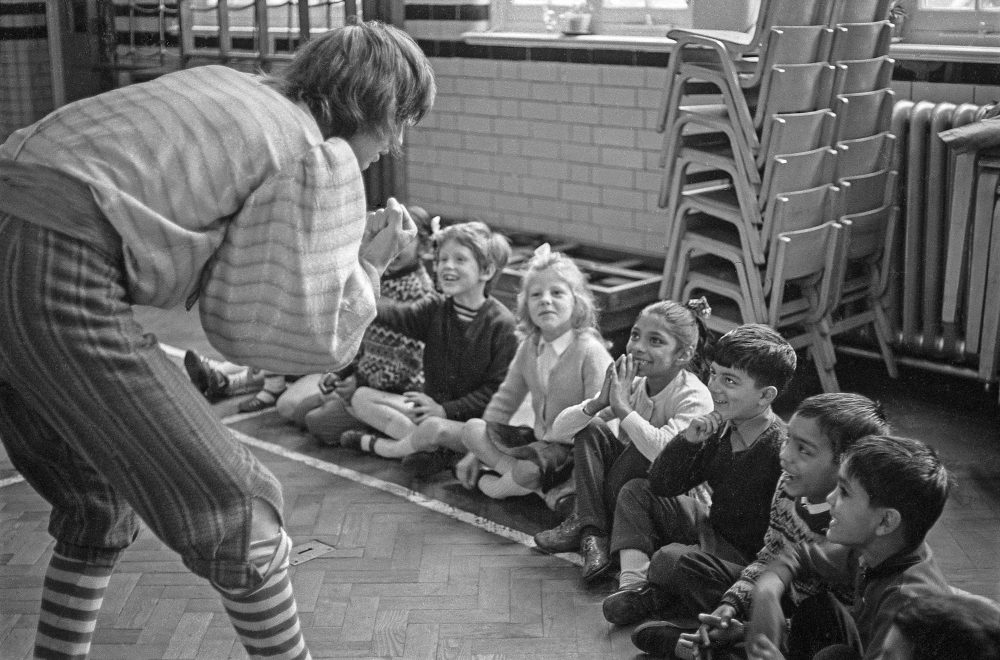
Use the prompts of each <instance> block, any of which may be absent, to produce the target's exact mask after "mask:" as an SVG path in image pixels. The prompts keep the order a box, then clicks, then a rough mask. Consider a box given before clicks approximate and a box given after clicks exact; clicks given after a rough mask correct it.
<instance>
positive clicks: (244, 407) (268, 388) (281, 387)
mask: <svg viewBox="0 0 1000 660" xmlns="http://www.w3.org/2000/svg"><path fill="white" fill-rule="evenodd" d="M286 387H287V386H286V385H285V377H284V376H271V375H268V376H267V377H266V378H265V379H264V389H262V390H261V391H259V392H257V393H256V394H254V395H253V396H252V397H250V398H249V399H246V400H244V401H241V402H240V404H239V405H238V406H237V409H238V410H239V411H240V412H257V411H259V410H264V409H265V408H270V407H271V406H274V405H275V404H277V403H278V397H279V396H281V394H282V392H284V391H285V388H286Z"/></svg>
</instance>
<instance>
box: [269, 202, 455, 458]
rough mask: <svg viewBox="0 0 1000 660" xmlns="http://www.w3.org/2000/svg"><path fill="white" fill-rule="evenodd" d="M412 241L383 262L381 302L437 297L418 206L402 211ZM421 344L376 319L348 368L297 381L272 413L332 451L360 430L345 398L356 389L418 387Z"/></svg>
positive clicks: (425, 222)
mask: <svg viewBox="0 0 1000 660" xmlns="http://www.w3.org/2000/svg"><path fill="white" fill-rule="evenodd" d="M408 210H409V212H410V217H412V218H413V224H415V225H416V226H417V240H415V241H413V242H412V243H410V244H409V245H407V246H406V247H405V248H403V249H402V250H401V251H400V253H399V254H397V255H396V258H395V259H393V260H392V261H391V262H389V265H388V267H386V269H385V273H383V275H382V281H381V283H380V291H381V294H382V299H383V300H392V301H395V302H399V303H415V302H419V301H421V300H424V299H429V298H433V297H435V296H437V295H438V294H437V292H435V290H434V283H433V282H432V281H431V278H430V275H428V274H427V269H426V268H425V267H424V263H423V253H424V251H425V250H426V249H429V247H430V238H431V217H430V215H429V214H428V213H427V211H425V210H424V209H423V208H421V207H419V206H410V207H408ZM423 356H424V343H423V342H422V341H420V340H419V339H413V338H412V337H409V336H407V335H405V334H403V333H401V332H398V331H396V330H394V329H393V328H391V327H389V326H387V325H385V324H383V323H380V322H379V321H378V320H377V319H376V320H375V321H373V322H372V324H371V325H369V326H368V329H367V330H366V331H365V336H364V339H363V340H362V341H361V349H360V350H359V351H358V353H357V355H355V357H354V360H353V361H352V362H351V364H350V365H349V366H348V367H346V368H344V369H341V370H340V371H338V372H328V373H325V374H312V375H309V376H303V377H302V378H300V379H299V380H297V381H295V382H294V383H292V384H291V385H290V386H289V387H288V389H287V390H286V391H285V393H284V394H282V395H281V397H280V398H279V399H278V414H279V415H281V416H282V417H284V418H285V419H287V420H289V421H291V422H293V423H295V424H296V425H298V426H300V427H305V428H306V429H307V430H308V431H309V433H310V434H312V435H313V437H315V438H316V439H317V440H318V441H319V442H320V443H321V444H324V445H327V446H333V447H335V446H338V445H339V444H340V435H341V434H342V433H343V432H344V431H347V430H349V429H361V430H363V429H366V428H367V427H366V425H365V424H364V422H361V421H360V420H358V419H357V418H356V417H355V416H354V409H353V408H352V407H351V399H352V398H353V396H354V392H355V391H356V390H357V389H358V388H359V387H371V388H374V389H377V390H383V391H385V392H394V393H396V394H402V393H404V392H409V391H416V390H420V389H423V387H424V367H423Z"/></svg>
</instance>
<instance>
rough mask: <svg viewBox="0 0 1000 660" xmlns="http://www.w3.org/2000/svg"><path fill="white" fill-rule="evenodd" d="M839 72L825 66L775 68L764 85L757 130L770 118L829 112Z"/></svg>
mask: <svg viewBox="0 0 1000 660" xmlns="http://www.w3.org/2000/svg"><path fill="white" fill-rule="evenodd" d="M835 73H836V70H835V69H834V68H833V67H832V66H831V65H829V64H827V63H826V62H813V63H811V64H787V65H784V66H776V67H772V68H771V71H770V73H769V74H768V75H767V77H766V78H765V80H764V82H763V83H762V84H761V88H760V96H759V98H758V99H757V109H756V112H755V114H754V126H755V127H756V128H757V129H761V128H762V127H763V125H764V120H765V119H767V118H769V117H771V115H776V114H784V113H789V112H809V111H810V110H819V109H822V108H829V107H830V102H829V98H830V97H829V94H831V93H832V91H833V79H834V74H835Z"/></svg>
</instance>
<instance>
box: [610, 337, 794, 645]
mask: <svg viewBox="0 0 1000 660" xmlns="http://www.w3.org/2000/svg"><path fill="white" fill-rule="evenodd" d="M795 363H796V357H795V350H794V349H793V348H792V347H791V345H790V344H789V343H788V342H787V341H785V340H784V339H783V338H782V337H781V335H779V334H778V333H777V332H776V331H775V330H773V329H772V328H769V327H768V326H765V325H756V324H750V325H743V326H740V327H738V328H736V329H734V330H731V331H730V332H728V333H726V334H725V335H723V336H722V337H721V338H720V339H719V341H718V342H717V343H716V345H715V347H714V349H713V350H712V353H711V370H710V377H709V382H708V390H709V392H710V393H711V394H712V401H713V403H714V404H715V410H714V411H712V412H711V413H709V414H708V415H705V416H703V417H699V418H697V419H695V420H694V421H693V422H692V423H691V425H690V426H689V427H688V428H687V430H685V431H684V432H683V433H682V434H681V435H680V437H678V438H675V439H674V440H673V441H672V442H670V443H669V444H667V446H666V447H665V448H664V449H663V451H662V452H660V455H659V456H658V457H657V458H656V460H655V461H654V462H653V464H652V465H651V466H650V468H649V475H648V478H647V479H633V480H632V481H629V482H628V483H627V484H625V486H624V488H622V490H621V492H620V493H619V495H618V501H617V503H616V505H615V513H614V525H613V528H612V534H611V551H612V552H617V553H618V554H619V562H620V565H621V574H620V576H619V589H618V591H616V592H615V593H613V594H611V595H610V596H608V597H607V598H605V599H604V603H603V609H604V617H605V618H606V619H607V620H608V621H610V622H611V623H615V624H618V625H626V624H629V623H635V622H636V621H640V620H642V619H646V618H649V617H650V616H651V615H652V614H653V613H654V612H656V611H659V610H661V609H662V605H663V597H664V596H665V595H666V594H665V593H664V591H663V590H662V589H660V588H659V587H658V586H655V585H653V584H651V583H650V582H649V581H648V573H649V570H650V557H651V556H652V555H653V553H654V552H656V551H657V549H659V552H657V556H658V561H659V562H667V563H672V562H676V561H677V559H678V558H680V557H681V556H683V555H685V554H687V553H690V552H699V551H701V552H708V553H711V554H712V555H713V556H716V557H719V558H721V559H723V560H725V561H728V562H731V563H732V564H734V565H736V566H738V567H739V568H742V567H743V566H745V565H747V564H748V563H749V562H750V560H751V559H753V557H754V556H755V555H756V553H757V550H759V549H760V546H761V543H762V541H763V538H764V532H765V531H766V529H767V523H768V505H769V503H770V501H771V495H772V494H773V493H774V488H775V485H776V484H777V481H778V477H779V476H780V474H781V466H780V464H779V459H778V453H779V451H780V450H781V445H782V442H783V441H784V439H785V437H786V425H785V423H784V421H782V420H781V419H780V418H779V417H778V416H777V415H776V414H775V413H774V412H773V411H772V410H771V402H773V401H774V399H775V398H776V397H777V396H778V394H779V393H780V392H781V390H783V389H784V388H785V387H786V386H787V385H788V382H789V381H790V380H791V379H792V376H793V375H794V373H795ZM702 483H707V484H708V485H709V486H710V487H711V489H712V506H711V511H709V507H708V505H706V504H705V503H704V502H701V501H700V500H698V499H695V498H693V497H690V496H688V495H685V493H687V492H688V491H690V490H691V489H692V488H694V487H695V486H698V485H700V484H702Z"/></svg>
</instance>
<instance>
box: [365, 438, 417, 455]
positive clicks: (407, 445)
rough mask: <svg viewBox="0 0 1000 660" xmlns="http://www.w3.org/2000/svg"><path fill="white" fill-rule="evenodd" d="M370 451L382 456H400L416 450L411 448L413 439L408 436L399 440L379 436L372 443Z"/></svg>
mask: <svg viewBox="0 0 1000 660" xmlns="http://www.w3.org/2000/svg"><path fill="white" fill-rule="evenodd" d="M372 451H374V452H375V453H376V454H378V455H379V456H382V457H383V458H402V457H404V456H409V455H410V454H412V453H413V452H414V451H416V450H415V449H414V448H413V440H412V439H411V438H410V437H409V436H408V437H405V438H401V439H399V440H391V439H389V438H379V439H378V440H376V441H375V442H373V443H372Z"/></svg>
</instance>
